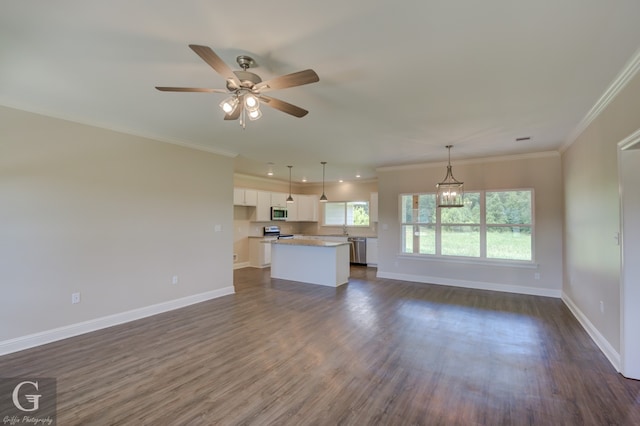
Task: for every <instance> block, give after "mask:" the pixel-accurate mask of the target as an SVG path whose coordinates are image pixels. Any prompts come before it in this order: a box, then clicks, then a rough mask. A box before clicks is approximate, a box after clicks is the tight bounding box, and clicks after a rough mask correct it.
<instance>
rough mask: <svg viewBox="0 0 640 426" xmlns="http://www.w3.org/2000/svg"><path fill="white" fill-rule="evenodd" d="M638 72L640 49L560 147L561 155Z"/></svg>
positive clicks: (639, 67) (639, 68)
mask: <svg viewBox="0 0 640 426" xmlns="http://www.w3.org/2000/svg"><path fill="white" fill-rule="evenodd" d="M638 70H640V49H638V50H637V51H636V52H635V53H634V54H633V55H632V56H631V59H630V60H629V61H628V62H627V63H626V65H625V66H624V67H623V68H622V71H620V73H619V74H618V76H617V77H616V78H615V79H614V80H613V82H612V83H611V84H610V85H609V88H608V89H607V90H606V91H605V92H604V94H603V95H602V96H601V97H600V99H598V101H597V102H596V104H595V105H594V106H593V107H592V108H591V109H590V110H589V112H588V113H587V115H586V116H585V117H584V118H583V119H582V121H580V123H579V124H578V126H577V127H576V128H575V129H574V130H573V132H571V134H570V135H569V137H568V138H567V140H566V141H565V142H564V143H563V144H562V145H561V146H560V152H561V153H563V152H564V151H566V150H567V149H568V148H569V147H570V146H571V145H572V144H573V143H574V142H575V141H576V140H577V139H578V138H579V137H580V135H581V134H582V133H583V132H584V131H585V130H586V129H587V127H589V125H590V124H591V123H592V122H593V120H595V119H596V118H597V117H598V116H599V115H600V114H601V113H602V111H604V109H605V108H607V107H608V106H609V104H610V103H611V102H612V101H613V100H614V99H615V97H616V96H618V93H620V92H621V91H622V89H624V87H625V86H626V85H627V83H629V81H631V79H633V77H635V76H636V74H637V73H638Z"/></svg>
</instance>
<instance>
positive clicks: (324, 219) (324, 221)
mask: <svg viewBox="0 0 640 426" xmlns="http://www.w3.org/2000/svg"><path fill="white" fill-rule="evenodd" d="M356 203H357V204H360V203H362V204H366V206H367V215H368V218H369V221H368V222H369V223H367V224H366V225H355V224H354V225H349V224H348V223H347V219H348V211H349V209H348V208H347V207H348V204H356ZM336 204H343V205H344V207H343V210H344V217H343V219H344V222H343V223H341V224H334V223H327V206H329V205H336ZM321 226H329V227H336V226H348V227H354V228H368V227H370V226H371V203H370V201H369V200H349V201H327V202H325V203H322V225H321Z"/></svg>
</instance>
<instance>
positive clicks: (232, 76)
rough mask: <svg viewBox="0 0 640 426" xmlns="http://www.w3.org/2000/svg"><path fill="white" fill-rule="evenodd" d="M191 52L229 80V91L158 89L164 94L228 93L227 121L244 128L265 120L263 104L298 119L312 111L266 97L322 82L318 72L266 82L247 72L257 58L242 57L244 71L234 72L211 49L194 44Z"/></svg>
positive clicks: (223, 107) (240, 59)
mask: <svg viewBox="0 0 640 426" xmlns="http://www.w3.org/2000/svg"><path fill="white" fill-rule="evenodd" d="M189 47H190V48H191V50H193V51H194V52H196V54H197V55H198V56H200V57H201V58H202V60H204V61H205V62H206V63H207V64H209V65H210V66H211V68H213V69H214V70H215V71H216V72H217V73H218V74H220V75H221V76H222V77H224V79H225V80H226V82H227V84H226V86H227V88H226V90H225V89H205V88H197V87H159V86H156V89H158V90H160V91H162V92H206V93H226V94H228V95H230V96H229V97H228V98H226V99H225V100H223V101H222V102H221V103H220V107H221V108H222V110H223V111H224V112H225V116H224V119H225V120H237V119H238V118H239V119H240V125H241V126H242V127H243V128H244V127H245V125H246V118H247V117H248V118H249V120H257V119H259V118H260V117H261V116H262V113H261V112H260V104H261V103H263V104H265V105H268V106H270V107H271V108H275V109H277V110H279V111H282V112H285V113H287V114H290V115H293V116H294V117H304V116H305V115H307V114H308V113H309V111H307V110H305V109H302V108H300V107H298V106H295V105H292V104H290V103H288V102H285V101H282V100H280V99H276V98H272V97H270V96H266V95H264V93H267V92H270V91H272V90H276V89H286V88H288V87H295V86H302V85H304V84H309V83H315V82H316V81H319V80H320V78H319V77H318V74H316V73H315V71H313V70H311V69H308V70H304V71H298V72H294V73H291V74H287V75H283V76H280V77H276V78H273V79H271V80H267V81H262V79H261V78H260V76H258V75H257V74H254V73H252V72H249V71H247V70H248V69H249V68H251V67H255V66H256V63H255V61H254V60H253V58H251V57H249V56H246V55H240V56H238V57H237V58H236V61H237V62H238V65H239V66H240V68H242V70H241V71H233V70H231V68H229V66H227V64H226V63H224V61H223V60H222V59H220V57H219V56H218V55H216V53H215V52H214V51H213V50H211V48H209V47H207V46H199V45H196V44H190V45H189Z"/></svg>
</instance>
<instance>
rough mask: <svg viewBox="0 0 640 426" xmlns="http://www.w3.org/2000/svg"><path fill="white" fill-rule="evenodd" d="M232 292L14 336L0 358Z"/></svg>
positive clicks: (1, 348)
mask: <svg viewBox="0 0 640 426" xmlns="http://www.w3.org/2000/svg"><path fill="white" fill-rule="evenodd" d="M233 293H235V290H234V288H233V286H230V287H224V288H221V289H218V290H212V291H207V292H204V293H200V294H194V295H191V296H187V297H182V298H180V299H175V300H170V301H167V302H162V303H158V304H155V305H151V306H145V307H143V308H138V309H133V310H130V311H126V312H121V313H118V314H113V315H108V316H106V317H101V318H95V319H92V320H88V321H83V322H80V323H76V324H71V325H66V326H63V327H58V328H54V329H52V330H47V331H42V332H39V333H34V334H30V335H27V336H22V337H17V338H15V339H9V340H5V341H2V342H0V355H6V354H10V353H13V352H18V351H22V350H25V349H29V348H33V347H36V346H41V345H44V344H47V343H52V342H55V341H58V340H62V339H67V338H69V337H74V336H78V335H81V334H85V333H90V332H92V331H97V330H101V329H103V328H107V327H113V326H114V325H118V324H123V323H126V322H130V321H135V320H138V319H141V318H145V317H150V316H152V315H157V314H160V313H163V312H168V311H173V310H175V309H180V308H184V307H185V306H189V305H193V304H196V303H200V302H204V301H207V300H211V299H217V298H218V297H222V296H226V295H229V294H233Z"/></svg>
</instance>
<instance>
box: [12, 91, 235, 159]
mask: <svg viewBox="0 0 640 426" xmlns="http://www.w3.org/2000/svg"><path fill="white" fill-rule="evenodd" d="M0 105H1V106H4V107H6V108H11V109H15V110H18V111H24V112H28V113H30V114H37V115H41V116H43V117H48V118H54V119H56V120H63V121H67V122H69V123H75V124H81V125H83V126H90V127H95V128H97V129H102V130H109V131H112V132H117V133H122V134H125V135H130V136H136V137H139V138H144V139H148V140H151V141H154V142H162V143H168V144H171V145H178V146H182V147H184V148H189V149H195V150H197V151H205V152H209V153H211V154H216V155H222V156H224V157H231V158H235V157H237V156H238V153H237V152H232V151H227V150H223V149H217V148H211V147H207V146H203V145H199V144H196V143H193V142H186V141H182V140H178V139H172V138H166V137H163V136H158V135H155V134H151V133H144V132H139V131H137V130H132V129H127V128H123V127H120V128H119V127H115V126H113V125H109V124H106V123H102V122H98V121H92V120H82V119H78V118H75V117H70V116H65V115H64V114H59V113H55V112H51V111H47V110H42V109H38V108H30V107H25V106H23V105H22V106H21V105H15V104H11V103H10V102H5V100H4V99H0Z"/></svg>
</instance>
